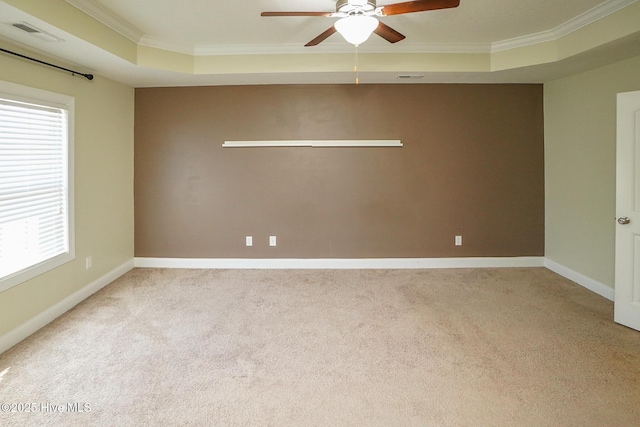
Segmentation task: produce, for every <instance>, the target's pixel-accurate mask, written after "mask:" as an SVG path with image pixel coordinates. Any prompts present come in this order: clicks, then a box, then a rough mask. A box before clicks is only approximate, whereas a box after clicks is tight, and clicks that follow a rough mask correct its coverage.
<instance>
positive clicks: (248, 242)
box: [245, 236, 253, 246]
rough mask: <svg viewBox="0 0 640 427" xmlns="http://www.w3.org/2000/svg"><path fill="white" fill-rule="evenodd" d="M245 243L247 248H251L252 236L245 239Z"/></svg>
mask: <svg viewBox="0 0 640 427" xmlns="http://www.w3.org/2000/svg"><path fill="white" fill-rule="evenodd" d="M245 243H246V245H247V246H253V236H247V237H245Z"/></svg>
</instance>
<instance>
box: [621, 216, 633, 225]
mask: <svg viewBox="0 0 640 427" xmlns="http://www.w3.org/2000/svg"><path fill="white" fill-rule="evenodd" d="M630 222H631V220H630V219H629V218H627V217H626V216H623V217H622V218H618V224H622V225H627V224H629V223H630Z"/></svg>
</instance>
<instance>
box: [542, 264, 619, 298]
mask: <svg viewBox="0 0 640 427" xmlns="http://www.w3.org/2000/svg"><path fill="white" fill-rule="evenodd" d="M544 266H545V267H546V268H548V269H549V270H551V271H553V272H554V273H557V274H559V275H561V276H562V277H564V278H567V279H569V280H571V281H573V282H576V283H577V284H578V285H580V286H582V287H583V288H587V289H589V290H590V291H591V292H595V293H596V294H598V295H600V296H601V297H604V298H606V299H608V300H610V301H613V300H614V298H615V290H614V289H613V288H610V287H609V286H607V285H605V284H603V283H600V282H598V281H596V280H593V279H591V278H590V277H587V276H585V275H583V274H580V273H578V272H577V271H574V270H571V269H570V268H567V267H565V266H564V265H561V264H558V263H557V262H554V261H551V260H550V259H548V258H545V260H544Z"/></svg>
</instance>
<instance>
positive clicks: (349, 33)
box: [334, 15, 378, 46]
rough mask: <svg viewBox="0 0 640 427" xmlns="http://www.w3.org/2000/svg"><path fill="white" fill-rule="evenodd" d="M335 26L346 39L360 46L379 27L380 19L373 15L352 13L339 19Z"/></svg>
mask: <svg viewBox="0 0 640 427" xmlns="http://www.w3.org/2000/svg"><path fill="white" fill-rule="evenodd" d="M334 27H335V28H336V30H337V31H338V32H339V33H340V34H341V35H342V37H344V39H345V40H346V41H348V42H349V43H351V44H353V45H355V46H358V45H359V44H362V43H364V42H365V41H367V39H368V38H369V36H370V35H371V33H373V32H374V31H375V29H376V28H378V20H377V19H376V18H374V17H373V16H367V15H351V16H347V17H346V18H342V19H339V20H337V21H336V23H335V24H334Z"/></svg>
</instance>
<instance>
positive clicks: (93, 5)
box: [65, 0, 144, 44]
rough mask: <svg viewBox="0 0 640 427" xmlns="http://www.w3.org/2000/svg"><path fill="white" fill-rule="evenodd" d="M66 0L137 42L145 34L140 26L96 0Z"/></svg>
mask: <svg viewBox="0 0 640 427" xmlns="http://www.w3.org/2000/svg"><path fill="white" fill-rule="evenodd" d="M65 1H66V2H67V3H69V4H70V5H71V6H73V7H75V8H76V9H79V10H81V11H82V12H84V13H86V14H87V15H89V16H90V17H92V18H93V19H95V20H96V21H98V22H100V23H102V24H104V25H106V26H107V27H109V28H111V29H112V30H114V31H115V32H117V33H118V34H120V35H122V36H124V37H126V38H127V39H129V40H131V41H132V42H134V43H136V44H138V43H140V40H141V39H142V37H143V36H144V33H143V32H142V31H140V30H139V29H138V28H136V27H135V26H133V25H132V24H130V23H129V22H127V21H125V20H124V19H122V18H121V17H120V16H118V15H116V14H115V13H113V12H112V11H110V10H108V9H107V8H105V7H104V6H102V5H100V4H99V3H97V2H95V1H94V0H65Z"/></svg>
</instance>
